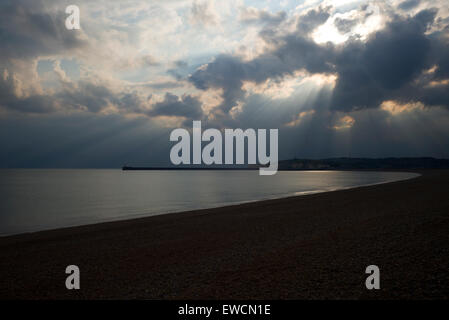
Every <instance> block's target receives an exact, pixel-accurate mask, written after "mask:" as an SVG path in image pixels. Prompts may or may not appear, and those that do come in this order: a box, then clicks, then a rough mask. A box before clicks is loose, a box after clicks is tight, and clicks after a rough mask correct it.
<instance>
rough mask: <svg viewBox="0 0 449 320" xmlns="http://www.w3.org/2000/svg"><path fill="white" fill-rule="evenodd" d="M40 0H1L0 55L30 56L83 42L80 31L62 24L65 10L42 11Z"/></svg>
mask: <svg viewBox="0 0 449 320" xmlns="http://www.w3.org/2000/svg"><path fill="white" fill-rule="evenodd" d="M44 7H45V6H44V4H43V3H42V2H41V1H37V0H36V1H29V0H28V1H27V0H24V1H20V0H17V1H16V0H14V1H12V0H11V1H9V0H4V1H2V2H1V3H0V43H1V48H2V50H1V51H0V56H1V57H2V58H3V59H9V58H16V59H17V58H32V57H36V56H40V55H52V54H57V53H60V52H63V51H66V50H70V49H74V48H80V47H83V46H84V45H85V43H84V41H83V40H82V39H80V36H79V35H80V33H79V32H71V31H70V30H67V29H66V28H65V24H64V23H65V22H64V21H65V18H66V14H65V13H64V12H62V11H60V12H59V13H48V12H42V11H41V9H42V8H44Z"/></svg>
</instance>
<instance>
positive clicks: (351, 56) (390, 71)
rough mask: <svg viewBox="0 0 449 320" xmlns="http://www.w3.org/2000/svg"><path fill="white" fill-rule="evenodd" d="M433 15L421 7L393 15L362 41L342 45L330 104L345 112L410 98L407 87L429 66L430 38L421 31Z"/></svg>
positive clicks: (425, 27) (337, 59)
mask: <svg viewBox="0 0 449 320" xmlns="http://www.w3.org/2000/svg"><path fill="white" fill-rule="evenodd" d="M435 15H436V10H423V11H421V12H419V13H418V14H417V15H416V16H414V17H412V18H410V17H409V18H404V19H403V18H400V17H395V18H396V19H395V20H393V21H392V22H390V23H389V24H388V25H387V26H386V27H385V28H384V29H383V30H381V31H378V32H376V33H375V34H373V35H372V36H371V37H370V38H369V39H368V41H367V42H366V43H364V42H362V41H357V40H356V41H352V42H350V43H348V44H346V45H345V46H344V47H343V48H342V50H341V51H340V52H338V53H337V54H336V60H335V66H336V67H335V71H336V73H337V74H338V81H337V84H336V87H335V90H334V95H333V99H332V105H331V107H332V108H334V109H337V110H347V111H349V110H353V109H358V108H370V107H378V106H379V104H380V103H381V102H382V101H385V100H390V99H398V98H400V99H401V100H404V99H407V98H410V97H412V96H413V92H408V91H409V90H407V88H408V89H410V86H411V84H412V82H413V81H414V80H415V79H416V77H417V76H419V74H420V73H422V71H423V70H424V69H425V68H429V67H430V66H431V65H432V61H429V57H430V52H431V40H430V39H429V37H428V36H427V35H426V34H425V32H426V31H427V29H428V26H429V25H430V24H431V23H432V22H433V20H434V18H435ZM448 102H449V101H447V102H446V104H447V103H448Z"/></svg>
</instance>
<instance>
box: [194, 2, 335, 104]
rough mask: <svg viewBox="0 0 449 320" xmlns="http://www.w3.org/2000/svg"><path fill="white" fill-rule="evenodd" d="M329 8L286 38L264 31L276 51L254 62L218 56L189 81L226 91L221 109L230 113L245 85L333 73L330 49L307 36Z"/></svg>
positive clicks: (313, 13) (309, 15)
mask: <svg viewBox="0 0 449 320" xmlns="http://www.w3.org/2000/svg"><path fill="white" fill-rule="evenodd" d="M328 11H329V8H321V7H320V8H318V9H316V10H310V11H309V12H308V13H307V14H306V15H304V16H303V17H302V19H301V20H300V21H299V22H298V24H297V28H298V30H297V32H295V33H294V34H289V35H286V36H284V37H283V38H279V37H278V36H277V35H275V34H272V33H270V32H269V31H268V30H265V31H264V32H263V34H262V37H263V38H264V40H265V41H266V42H271V43H272V44H274V45H277V47H278V48H277V49H276V50H273V51H270V52H267V53H265V54H262V55H260V56H258V57H256V58H255V59H253V60H251V61H243V60H242V59H241V58H239V57H234V56H231V55H224V54H223V55H219V56H217V57H216V58H215V59H214V61H212V62H211V63H209V64H207V65H206V66H205V67H204V68H200V69H198V70H197V71H195V72H194V73H193V74H192V75H191V76H190V77H189V81H190V82H192V83H193V84H194V85H195V87H197V88H198V89H201V90H207V89H209V88H219V89H223V103H222V104H221V105H220V106H219V109H220V110H222V111H224V112H225V113H226V112H229V110H231V109H232V108H233V107H234V106H235V105H236V104H237V101H239V100H241V99H242V98H243V96H244V91H243V90H242V85H243V81H253V82H255V83H261V82H263V81H265V80H267V79H268V78H278V77H283V76H284V75H288V74H292V73H293V72H294V71H295V70H298V69H305V70H307V71H309V72H311V73H321V72H330V71H331V68H330V64H329V63H328V61H329V60H330V59H331V49H332V48H330V47H328V46H319V45H317V44H316V43H315V42H314V41H313V40H312V39H310V38H307V37H305V36H304V31H307V32H310V31H312V30H313V29H314V28H316V27H317V26H319V25H320V24H322V23H324V22H325V21H326V20H327V19H328V17H329V12H328Z"/></svg>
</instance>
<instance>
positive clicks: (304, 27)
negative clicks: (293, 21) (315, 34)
mask: <svg viewBox="0 0 449 320" xmlns="http://www.w3.org/2000/svg"><path fill="white" fill-rule="evenodd" d="M330 9H331V7H319V8H318V9H312V10H309V11H308V12H307V13H306V14H305V15H304V16H302V17H301V18H300V19H299V21H298V25H297V29H298V32H300V33H302V34H308V33H310V32H311V31H313V30H314V29H315V28H316V27H318V26H320V25H322V24H324V23H325V22H326V21H327V19H328V18H329V16H330V13H329V11H330Z"/></svg>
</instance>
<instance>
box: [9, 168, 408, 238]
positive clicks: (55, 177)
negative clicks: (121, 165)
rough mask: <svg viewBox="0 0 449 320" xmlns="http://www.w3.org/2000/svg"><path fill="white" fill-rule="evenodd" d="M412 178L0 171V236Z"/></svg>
mask: <svg viewBox="0 0 449 320" xmlns="http://www.w3.org/2000/svg"><path fill="white" fill-rule="evenodd" d="M415 176H417V174H414V173H405V172H356V171H280V172H278V173H277V174H276V175H274V176H260V175H259V173H258V171H257V170H255V171H121V170H94V169H91V170H82V169H80V170H78V169H36V170H34V169H21V170H0V194H1V197H2V201H1V202H0V235H6V234H15V233H23V232H31V231H38V230H45V229H55V228H60V227H66V226H74V225H83V224H90V223H97V222H104V221H113V220H121V219H129V218H135V217H141V216H151V215H156V214H162V213H169V212H177V211H185V210H190V209H199V208H211V207H217V206H222V205H227V204H234V203H241V202H247V201H255V200H260V199H270V198H279V197H283V196H289V195H295V194H296V195H299V194H307V193H314V192H320V191H330V190H337V189H343V188H349V187H354V186H360V185H370V184H376V183H382V182H387V181H395V180H403V179H408V178H412V177H415Z"/></svg>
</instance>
